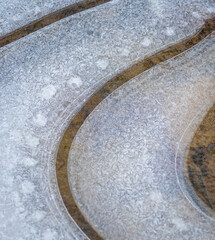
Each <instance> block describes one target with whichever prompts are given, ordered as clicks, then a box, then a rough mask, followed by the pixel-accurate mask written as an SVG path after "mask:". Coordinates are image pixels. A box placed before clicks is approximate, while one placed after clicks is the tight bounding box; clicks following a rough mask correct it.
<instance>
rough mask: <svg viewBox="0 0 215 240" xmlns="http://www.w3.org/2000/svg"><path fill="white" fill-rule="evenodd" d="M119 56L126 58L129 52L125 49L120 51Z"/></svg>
mask: <svg viewBox="0 0 215 240" xmlns="http://www.w3.org/2000/svg"><path fill="white" fill-rule="evenodd" d="M121 55H122V56H125V57H128V56H129V55H130V51H129V50H128V49H126V48H125V49H122V52H121Z"/></svg>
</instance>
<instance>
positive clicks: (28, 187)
mask: <svg viewBox="0 0 215 240" xmlns="http://www.w3.org/2000/svg"><path fill="white" fill-rule="evenodd" d="M33 191H34V184H33V183H31V182H29V181H27V180H25V181H24V182H23V183H22V192H23V193H24V194H30V193H32V192H33Z"/></svg>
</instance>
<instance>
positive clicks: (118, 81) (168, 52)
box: [56, 18, 215, 240]
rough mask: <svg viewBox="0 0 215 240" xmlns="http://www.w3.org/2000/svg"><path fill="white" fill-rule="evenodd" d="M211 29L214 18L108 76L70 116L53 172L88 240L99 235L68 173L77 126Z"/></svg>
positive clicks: (214, 23)
mask: <svg viewBox="0 0 215 240" xmlns="http://www.w3.org/2000/svg"><path fill="white" fill-rule="evenodd" d="M213 30H215V18H214V19H210V20H207V21H206V22H205V24H204V26H203V27H202V28H201V29H200V30H199V31H198V32H197V33H196V34H195V35H194V36H192V37H190V38H188V39H186V40H184V41H182V42H180V43H178V44H175V45H173V46H170V47H168V48H167V49H164V50H162V51H160V52H158V53H156V54H154V55H152V56H151V57H148V58H146V59H144V60H142V61H139V62H138V63H136V64H134V65H133V66H131V67H129V68H128V69H126V70H125V71H123V72H121V73H120V74H118V75H117V76H116V77H114V78H113V79H110V81H108V82H107V83H106V84H105V85H104V86H103V87H102V88H101V89H99V90H98V91H97V92H96V93H95V94H93V95H92V96H91V97H90V99H89V100H88V101H87V102H86V103H85V104H84V106H83V107H82V108H81V109H80V111H79V112H78V113H77V114H76V116H75V117H74V118H73V119H72V121H71V123H70V125H69V126H68V128H67V129H66V131H65V133H64V136H63V138H62V141H61V143H60V146H59V149H58V154H57V161H56V172H57V180H58V185H59V189H60V193H61V196H62V198H63V201H64V203H65V205H66V207H67V210H68V212H69V213H70V215H71V216H72V218H73V219H74V220H75V221H76V223H77V224H78V225H79V226H80V228H81V229H82V230H83V232H84V233H85V234H86V235H87V236H88V237H89V238H90V239H95V240H97V239H100V240H101V239H102V238H101V237H100V236H99V235H98V234H97V232H96V231H95V230H94V229H93V228H92V227H91V226H90V224H89V223H88V222H87V221H86V219H84V217H83V215H82V213H81V211H80V210H79V209H78V207H77V205H76V203H75V201H74V199H73V196H72V193H71V190H70V187H69V182H68V173H67V160H68V155H69V149H70V146H71V144H72V141H73V139H74V137H75V135H76V134H77V132H78V130H79V128H80V127H81V125H82V124H83V122H84V120H85V119H86V118H87V116H88V115H89V114H90V113H91V112H92V111H93V110H94V109H95V107H96V106H97V105H98V104H99V103H100V102H101V101H102V100H104V99H105V98H106V97H107V96H108V95H109V94H111V93H112V92H113V91H114V90H116V89H117V88H118V87H120V86H122V85H123V84H124V83H126V82H127V81H129V80H130V79H132V78H133V77H135V76H137V75H139V74H140V73H142V72H144V71H146V70H148V69H150V68H151V67H153V66H155V65H157V64H159V63H162V62H164V61H166V60H168V59H170V58H172V57H174V56H176V55H178V54H180V53H182V52H184V51H186V50H187V49H189V48H191V47H192V46H194V45H195V44H197V43H199V42H200V41H201V40H202V39H204V38H205V37H207V36H208V35H209V34H210V33H211V32H212V31H213Z"/></svg>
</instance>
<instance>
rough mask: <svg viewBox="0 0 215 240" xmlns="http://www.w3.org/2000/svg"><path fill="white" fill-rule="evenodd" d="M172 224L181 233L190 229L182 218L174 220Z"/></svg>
mask: <svg viewBox="0 0 215 240" xmlns="http://www.w3.org/2000/svg"><path fill="white" fill-rule="evenodd" d="M172 222H173V224H174V225H175V226H176V227H177V228H178V229H179V230H180V231H184V230H187V229H188V228H187V225H186V223H185V222H184V220H182V219H181V218H173V220H172Z"/></svg>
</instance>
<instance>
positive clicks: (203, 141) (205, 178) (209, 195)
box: [187, 104, 215, 211]
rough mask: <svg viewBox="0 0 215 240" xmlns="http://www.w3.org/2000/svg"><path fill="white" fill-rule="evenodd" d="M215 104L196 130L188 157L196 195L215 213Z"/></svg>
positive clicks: (189, 175)
mask: <svg viewBox="0 0 215 240" xmlns="http://www.w3.org/2000/svg"><path fill="white" fill-rule="evenodd" d="M214 120H215V104H214V105H213V107H212V108H211V109H210V110H209V111H208V113H207V115H206V116H205V118H204V119H203V121H202V122H201V124H200V125H199V127H198V129H197V130H196V133H195V136H194V137H193V140H192V142H191V144H190V147H189V151H188V155H187V173H188V178H189V180H190V183H191V185H192V187H193V189H194V191H195V193H196V195H197V196H198V197H199V198H200V199H201V200H202V201H203V202H204V203H205V204H206V205H207V206H208V207H209V208H210V209H211V210H213V211H215V121H214Z"/></svg>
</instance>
